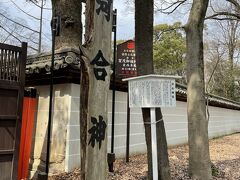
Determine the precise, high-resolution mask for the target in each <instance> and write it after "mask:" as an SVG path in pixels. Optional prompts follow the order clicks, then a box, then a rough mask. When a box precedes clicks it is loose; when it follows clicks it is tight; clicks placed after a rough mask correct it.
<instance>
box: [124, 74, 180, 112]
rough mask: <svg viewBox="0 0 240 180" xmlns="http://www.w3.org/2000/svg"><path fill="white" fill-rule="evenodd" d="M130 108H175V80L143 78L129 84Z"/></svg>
mask: <svg viewBox="0 0 240 180" xmlns="http://www.w3.org/2000/svg"><path fill="white" fill-rule="evenodd" d="M128 83H129V84H128V86H129V106H130V107H148V108H151V107H175V106H176V90H175V79H172V78H162V79H161V78H143V79H133V80H130V81H129V82H128Z"/></svg>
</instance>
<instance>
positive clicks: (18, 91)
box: [0, 43, 27, 180]
mask: <svg viewBox="0 0 240 180" xmlns="http://www.w3.org/2000/svg"><path fill="white" fill-rule="evenodd" d="M26 55H27V44H26V43H22V47H16V46H11V45H7V44H1V43H0V179H1V180H2V179H3V180H16V179H17V171H18V168H17V165H18V157H19V143H20V135H21V134H20V132H21V122H22V118H21V117H22V106H23V96H24V85H25V66H26Z"/></svg>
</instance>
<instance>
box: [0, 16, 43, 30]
mask: <svg viewBox="0 0 240 180" xmlns="http://www.w3.org/2000/svg"><path fill="white" fill-rule="evenodd" d="M0 15H1V16H3V17H4V18H6V19H7V20H9V21H11V22H13V23H15V24H17V25H19V26H21V27H24V28H26V29H28V30H30V31H33V32H35V33H38V34H39V33H40V32H39V31H36V30H34V29H32V28H30V27H27V26H25V25H22V24H20V23H19V22H16V21H14V20H12V19H10V18H8V17H7V16H5V15H4V14H2V13H1V12H0Z"/></svg>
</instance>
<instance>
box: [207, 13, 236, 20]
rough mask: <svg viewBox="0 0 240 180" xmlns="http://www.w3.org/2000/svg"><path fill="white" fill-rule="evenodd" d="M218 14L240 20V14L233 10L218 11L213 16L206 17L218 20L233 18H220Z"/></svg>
mask: <svg viewBox="0 0 240 180" xmlns="http://www.w3.org/2000/svg"><path fill="white" fill-rule="evenodd" d="M218 16H229V17H232V18H233V19H235V20H240V14H234V13H231V12H217V13H215V14H213V15H211V16H208V17H206V18H205V19H218V20H229V19H232V18H226V17H225V18H218Z"/></svg>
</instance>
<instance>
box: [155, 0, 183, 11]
mask: <svg viewBox="0 0 240 180" xmlns="http://www.w3.org/2000/svg"><path fill="white" fill-rule="evenodd" d="M186 1H187V0H178V1H176V2H174V3H171V4H170V5H169V6H168V7H166V8H161V9H159V10H157V11H159V12H161V13H164V14H171V13H173V12H174V11H175V10H176V9H177V8H178V7H179V6H181V5H182V4H183V3H185V2H186ZM169 9H171V10H170V11H167V10H169Z"/></svg>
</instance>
